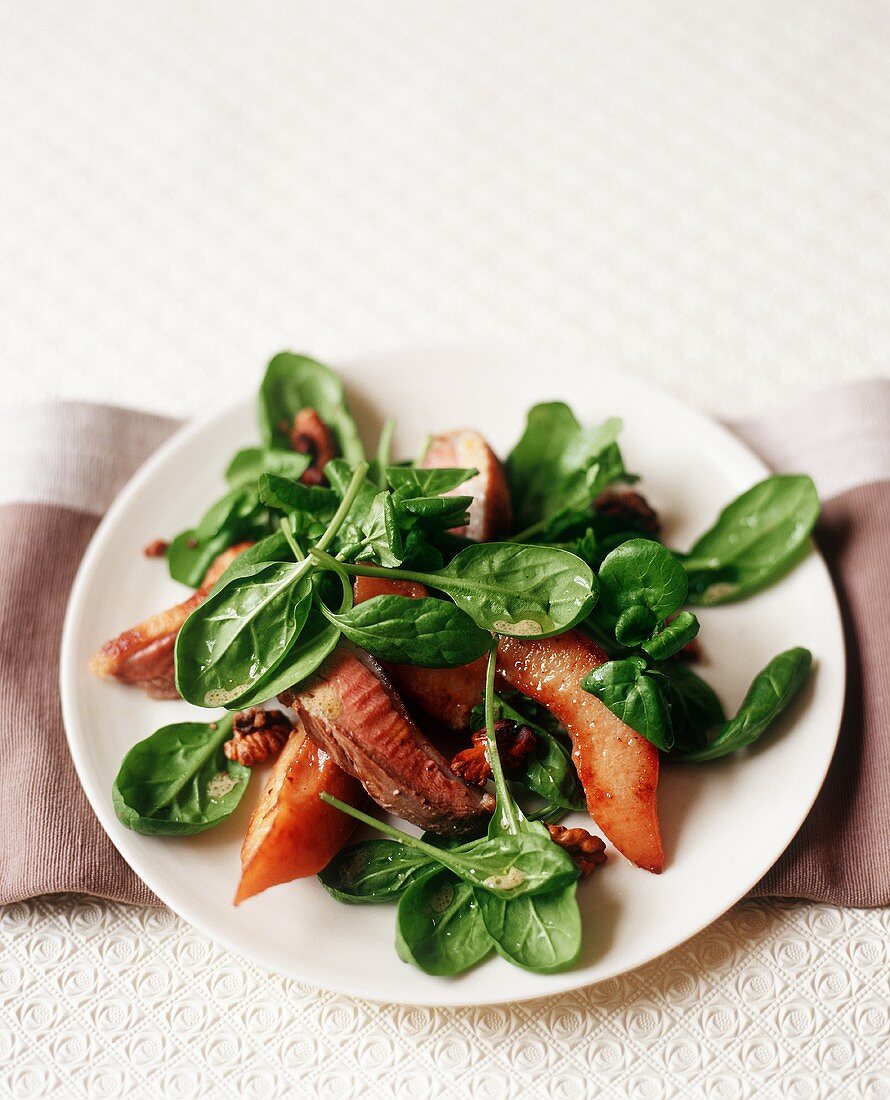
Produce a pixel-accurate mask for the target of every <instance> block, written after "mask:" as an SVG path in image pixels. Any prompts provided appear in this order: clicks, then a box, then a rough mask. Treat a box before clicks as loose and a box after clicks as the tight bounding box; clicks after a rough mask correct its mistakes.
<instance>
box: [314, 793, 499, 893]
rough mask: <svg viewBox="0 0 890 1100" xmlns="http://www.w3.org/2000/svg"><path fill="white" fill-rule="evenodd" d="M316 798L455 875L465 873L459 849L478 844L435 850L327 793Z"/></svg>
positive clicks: (418, 839) (472, 842)
mask: <svg viewBox="0 0 890 1100" xmlns="http://www.w3.org/2000/svg"><path fill="white" fill-rule="evenodd" d="M318 797H319V798H320V799H321V800H322V802H327V804H328V805H329V806H334V807H335V808H336V809H338V810H340V812H341V813H344V814H347V815H348V816H349V817H354V818H355V819H356V821H361V822H362V824H363V825H370V827H371V828H372V829H376V830H377V831H378V832H381V833H383V835H384V836H388V837H390V838H391V839H393V840H396V841H398V842H399V843H400V844H404V845H405V846H406V847H408V848H415V849H416V850H417V851H418V852H423V853H424V854H425V855H427V856H429V857H430V859H432V860H435V862H436V863H438V864H440V865H441V866H442V867H447V868H448V870H450V871H454V872H455V873H456V874H464V873H466V871H467V865H466V864H463V863H462V860H461V849H464V848H469V847H470V846H471V845H472V844H476V843H478V841H470V842H469V844H467V845H461V848H455V849H448V848H436V847H435V846H434V845H432V844H427V842H426V841H425V840H421V839H420V838H419V837H416V836H412V835H411V833H405V832H402V830H401V829H396V828H394V826H392V825H389V824H388V823H387V822H385V821H381V820H380V819H379V818H376V817H371V815H370V814H366V813H364V812H363V811H362V810H357V809H356V808H355V806H350V805H349V803H348V802H341V801H340V799H339V798H335V797H334V796H333V795H332V794H328V792H327V791H322V792H321V794H320V795H319V796H318ZM455 857H456V858H455ZM471 873H472V872H471Z"/></svg>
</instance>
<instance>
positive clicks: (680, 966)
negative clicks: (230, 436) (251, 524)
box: [0, 0, 890, 1100]
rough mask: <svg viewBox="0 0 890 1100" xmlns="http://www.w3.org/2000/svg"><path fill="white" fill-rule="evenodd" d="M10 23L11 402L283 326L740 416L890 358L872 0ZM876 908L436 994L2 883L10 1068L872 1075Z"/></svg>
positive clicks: (250, 1092) (3, 1044)
mask: <svg viewBox="0 0 890 1100" xmlns="http://www.w3.org/2000/svg"><path fill="white" fill-rule="evenodd" d="M0 42H2V43H3V46H2V62H0V119H2V130H0V133H2V138H0V150H2V154H0V384H2V391H0V398H2V400H3V401H4V402H5V401H9V400H21V399H28V398H33V397H56V396H74V397H82V398H88V399H97V400H110V401H115V402H121V403H127V404H133V405H143V406H145V407H149V408H154V409H158V410H160V411H163V412H168V413H172V414H174V415H178V416H183V415H188V414H190V413H194V412H197V411H199V410H200V409H201V408H203V407H204V406H205V405H206V403H207V402H208V401H209V402H211V403H213V404H217V403H219V402H221V401H224V400H225V399H226V396H227V394H228V393H241V392H243V391H244V390H245V389H248V388H251V387H252V386H253V385H254V384H255V380H256V377H257V375H258V371H259V370H260V369H261V367H262V364H263V363H264V361H265V359H266V358H268V356H269V354H271V353H272V352H274V351H276V350H278V349H279V348H280V347H284V346H296V347H299V348H302V349H306V350H310V351H311V352H313V353H314V354H316V355H318V356H320V357H325V356H345V355H350V354H355V353H359V352H363V351H367V350H369V349H374V348H381V347H386V346H394V345H399V344H405V343H410V344H430V343H433V342H437V341H455V340H467V339H469V340H473V341H479V340H480V339H485V338H489V337H490V338H494V339H498V340H534V341H535V342H536V343H538V344H540V343H544V344H549V345H550V346H552V348H553V354H554V356H558V355H559V354H560V353H572V354H576V355H577V354H594V355H597V356H598V357H600V358H606V360H607V361H611V362H614V363H615V365H616V368H631V369H633V370H634V371H636V372H637V373H638V374H640V375H642V376H643V377H648V378H651V379H655V380H657V381H659V382H661V383H662V384H664V385H667V386H668V387H669V388H671V389H672V390H674V391H675V392H677V393H678V394H679V395H680V396H682V397H685V398H687V399H689V400H692V401H694V402H696V403H697V404H699V405H703V406H704V407H706V408H709V409H711V410H712V411H714V412H716V413H719V414H721V415H726V416H739V415H744V414H749V413H753V412H758V411H761V410H762V409H763V408H765V407H768V406H769V405H771V404H773V403H775V404H779V403H782V404H784V403H786V402H787V401H789V400H793V398H794V395H795V394H796V393H797V392H799V391H800V390H802V389H812V388H815V387H817V386H820V385H823V384H826V383H829V382H834V381H840V380H843V379H848V378H857V377H866V376H870V375H875V374H881V375H887V374H888V364H890V263H888V256H890V218H888V193H890V192H888V184H890V65H888V64H887V57H888V54H890V9H888V7H887V6H886V5H885V4H881V3H866V2H861V0H834V2H832V0H807V2H803V0H793V2H785V3H775V2H766V0H764V2H756V3H741V2H739V3H714V2H708V3H704V2H702V3H700V4H690V3H673V4H660V3H657V2H655V0H649V2H634V0H631V2H625V3H622V4H612V5H605V4H603V3H592V2H586V3H580V2H579V3H574V2H573V3H565V2H556V3H545V4H542V3H531V2H529V3H503V2H497V3H492V2H489V3H486V4H484V5H480V4H471V3H454V2H442V0H438V2H426V0H424V2H415V0H411V2H410V3H409V2H407V0H401V2H397V3H390V4H376V5H375V4H358V3H331V2H319V3H311V4H307V3H299V2H293V0H291V2H284V0H282V2H280V3H272V2H261V0H242V2H241V3H237V4H234V3H232V4H228V3H215V4H211V3H203V2H201V3H199V2H195V0H191V2H189V3H185V4H183V3H173V2H162V3H154V4H151V5H137V4H134V3H129V2H127V3H120V2H113V0H107V2H105V3H102V2H97V0H86V2H84V3H80V4H66V3H63V2H62V0H56V2H48V0H30V2H29V3H28V4H16V3H14V2H13V0H5V2H0ZM604 396H607V395H604ZM653 919H657V915H653ZM888 941H890V915H888V913H887V911H851V910H847V911H840V910H836V909H833V908H831V907H828V906H796V905H788V906H782V905H776V904H774V903H762V902H747V903H745V904H743V905H741V906H739V907H737V908H736V910H734V912H732V913H731V914H729V915H727V916H726V917H725V918H723V919H722V920H721V921H718V922H717V923H716V924H715V925H714V926H713V927H712V928H710V929H709V930H707V931H706V932H704V933H702V934H701V935H700V936H698V937H697V938H696V939H695V940H693V941H692V942H691V943H689V944H688V945H686V946H685V947H683V948H681V949H680V950H678V951H676V952H674V953H672V954H671V955H669V956H667V957H666V958H664V959H662V960H659V961H658V962H656V963H653V964H651V965H650V966H648V967H646V968H644V969H643V970H641V971H638V972H636V973H634V974H631V975H627V976H625V977H624V978H622V979H620V980H617V981H614V982H610V983H607V984H606V985H605V986H600V987H597V988H596V989H593V990H589V991H586V992H583V993H578V994H573V995H568V996H565V997H560V998H557V999H555V1000H551V1001H546V1002H534V1003H532V1004H529V1005H524V1006H519V1007H517V1008H515V1009H513V1010H508V1009H503V1008H492V1009H478V1010H473V1009H470V1010H443V1011H435V1010H427V1009H409V1008H387V1007H375V1006H372V1005H369V1004H365V1003H361V1002H354V1001H350V1000H348V999H346V998H343V997H339V996H333V995H329V994H324V993H318V992H316V991H314V990H311V989H308V988H305V987H303V986H300V985H298V984H296V983H294V982H290V981H285V980H282V979H278V978H275V977H270V976H268V975H264V974H262V973H260V972H259V971H257V970H256V968H254V967H252V966H250V965H244V964H242V963H240V961H239V960H237V959H235V958H234V957H232V956H230V955H229V954H227V953H226V952H225V951H223V950H221V949H219V948H216V947H214V946H213V945H211V944H210V943H209V942H208V941H207V940H205V939H204V938H203V937H202V936H200V935H199V934H197V933H195V932H193V931H191V930H190V929H189V928H188V927H187V926H186V925H184V924H183V923H182V922H180V921H179V920H178V919H177V918H175V917H173V916H172V915H170V914H168V913H157V912H153V911H141V910H135V909H127V908H125V907H122V906H116V905H110V904H106V903H102V902H99V901H95V900H89V899H88V900H83V899H75V898H65V899H56V900H53V899H43V900H39V901H36V902H33V903H29V904H24V905H16V906H11V907H9V908H7V909H5V910H2V911H0V1093H6V1094H9V1095H11V1096H14V1097H16V1098H18V1097H26V1096H49V1095H53V1096H63V1097H64V1096H83V1097H89V1098H90V1100H92V1098H94V1097H101V1096H109V1097H117V1096H121V1095H128V1096H130V1097H133V1098H139V1097H143V1096H144V1097H152V1098H155V1097H158V1096H162V1097H168V1096H170V1097H177V1096H182V1097H191V1096H193V1095H196V1094H200V1095H202V1096H207V1097H217V1096H219V1097H230V1096H233V1095H237V1096H257V1097H261V1096H267V1095H279V1094H288V1095H305V1096H332V1097H334V1096H335V1097H340V1096H342V1097H350V1098H352V1097H355V1096H359V1095H361V1096H381V1097H392V1096H399V1097H402V1096H405V1097H418V1098H426V1097H427V1096H439V1095H441V1096H453V1095H472V1096H479V1097H489V1096H490V1097H493V1098H494V1097H500V1096H504V1095H506V1096H517V1097H518V1096H523V1097H525V1096H528V1097H538V1096H546V1097H548V1098H553V1100H570V1098H573V1097H586V1096H591V1095H598V1096H605V1097H612V1096H615V1097H624V1096H631V1097H640V1098H641V1100H642V1098H646V1100H648V1098H650V1097H653V1098H654V1097H661V1096H709V1097H710V1096H715V1097H726V1098H730V1097H733V1098H734V1097H736V1096H748V1095H750V1096H783V1097H786V1096H787V1097H793V1098H802V1097H821V1096H855V1097H873V1098H877V1097H887V1096H890V1057H888V1047H890V1011H888V989H887V976H888V969H890V948H888Z"/></svg>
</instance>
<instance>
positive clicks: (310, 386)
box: [258, 352, 365, 463]
mask: <svg viewBox="0 0 890 1100" xmlns="http://www.w3.org/2000/svg"><path fill="white" fill-rule="evenodd" d="M304 408H312V409H315V411H316V412H317V413H318V415H319V416H320V417H321V419H322V420H323V421H324V422H325V424H326V425H327V426H328V427H329V428H330V429H331V431H332V432H333V433H334V435H335V437H336V439H337V444H338V448H339V451H340V454H341V455H342V456H343V457H344V458H345V459H346V461H347V462H350V463H357V462H361V461H362V459H363V458H364V456H365V452H364V448H363V447H362V442H361V438H360V436H359V434H358V428H357V427H356V425H355V421H354V420H353V419H352V417H351V416H350V414H349V409H348V406H347V404H346V398H345V395H344V393H343V384H342V382H341V381H340V379H339V378H338V377H337V376H336V375H335V374H334V373H333V371H331V370H329V369H328V368H327V367H325V366H322V364H321V363H317V362H316V361H315V360H314V359H309V358H308V357H307V356H305V355H295V354H294V353H293V352H282V353H281V354H279V355H276V356H275V358H274V359H273V360H272V361H271V362H270V363H269V366H268V367H267V368H266V374H265V377H264V378H263V381H262V384H261V386H260V393H259V409H258V415H259V422H260V431H261V432H262V437H263V443H264V444H265V445H266V446H267V447H272V448H274V447H278V448H283V449H288V448H289V447H290V429H291V426H292V425H293V421H294V416H295V415H296V414H297V413H298V412H299V411H300V409H304Z"/></svg>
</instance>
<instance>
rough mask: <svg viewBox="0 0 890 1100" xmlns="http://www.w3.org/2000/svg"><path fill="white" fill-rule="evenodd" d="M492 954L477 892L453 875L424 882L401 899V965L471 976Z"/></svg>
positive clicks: (398, 945)
mask: <svg viewBox="0 0 890 1100" xmlns="http://www.w3.org/2000/svg"><path fill="white" fill-rule="evenodd" d="M480 893H485V891H480ZM491 948H492V942H491V937H490V936H489V934H488V932H487V931H486V929H485V923H484V921H483V920H482V914H481V913H480V910H479V905H478V904H477V901H476V891H475V890H474V889H473V887H472V886H469V885H468V884H467V883H466V882H462V881H461V880H460V879H459V878H456V877H455V876H454V875H453V874H451V873H450V872H449V871H439V872H438V873H436V874H433V875H425V876H423V877H421V878H420V879H418V880H416V881H415V882H414V883H412V885H411V886H409V887H408V889H407V890H406V891H405V893H404V894H403V895H402V897H401V900H400V901H399V908H398V914H397V917H396V951H397V952H398V955H399V958H400V959H402V961H403V962H410V963H414V965H415V966H418V967H420V969H421V970H424V971H426V973H427V974H438V975H440V976H447V975H451V974H459V973H461V971H464V970H469V968H470V967H471V966H475V965H476V963H478V962H480V961H481V960H482V959H484V958H485V956H486V955H487V954H488V953H489V952H490V951H491Z"/></svg>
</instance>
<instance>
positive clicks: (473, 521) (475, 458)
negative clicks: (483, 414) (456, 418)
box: [421, 430, 510, 542]
mask: <svg viewBox="0 0 890 1100" xmlns="http://www.w3.org/2000/svg"><path fill="white" fill-rule="evenodd" d="M421 466H423V467H424V468H425V469H434V468H437V467H441V466H446V467H447V466H453V467H471V466H472V467H473V468H475V469H476V470H478V471H479V473H478V474H476V476H475V477H472V478H470V480H469V481H467V482H464V484H463V485H459V486H458V487H457V488H456V489H454V490H453V495H456V496H472V497H473V503H472V504H471V505H470V508H469V515H470V522H469V523H468V524H467V525H466V527H455V529H454V533H455V534H456V535H464V536H466V537H467V538H470V539H475V540H476V541H477V542H490V541H491V540H492V539H499V538H501V537H502V536H504V535H506V534H508V533H509V531H510V492H509V490H508V488H507V478H506V475H505V474H504V467H503V466H502V465H501V462H500V459H499V458H498V457H497V455H496V454H495V453H494V451H493V450H492V449H491V447H489V445H488V444H487V443H486V442H485V440H484V439H483V437H482V436H481V435H480V434H479V433H478V432H472V431H466V430H458V431H453V432H445V433H444V434H443V435H436V436H433V438H432V440H431V441H430V445H429V447H427V451H426V454H425V455H424V456H423V461H422V462H421Z"/></svg>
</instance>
